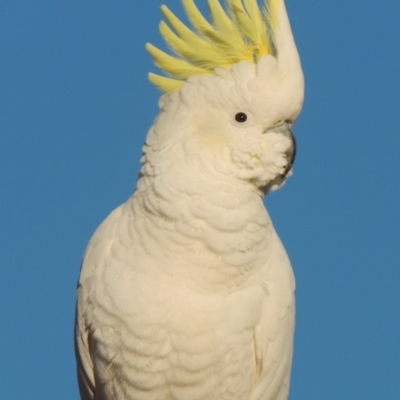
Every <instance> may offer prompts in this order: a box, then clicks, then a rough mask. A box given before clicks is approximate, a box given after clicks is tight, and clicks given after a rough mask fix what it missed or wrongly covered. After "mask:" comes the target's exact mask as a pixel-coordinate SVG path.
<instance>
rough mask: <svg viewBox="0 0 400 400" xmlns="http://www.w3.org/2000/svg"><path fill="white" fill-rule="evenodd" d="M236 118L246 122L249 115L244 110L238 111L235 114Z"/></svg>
mask: <svg viewBox="0 0 400 400" xmlns="http://www.w3.org/2000/svg"><path fill="white" fill-rule="evenodd" d="M235 120H236V121H237V122H241V123H243V122H246V121H247V115H246V114H245V113H244V112H240V113H237V114H236V115H235Z"/></svg>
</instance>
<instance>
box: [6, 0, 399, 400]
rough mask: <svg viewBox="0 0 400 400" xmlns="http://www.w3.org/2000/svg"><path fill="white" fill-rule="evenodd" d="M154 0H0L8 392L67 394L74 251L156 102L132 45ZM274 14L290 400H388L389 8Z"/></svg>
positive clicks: (394, 153)
mask: <svg viewBox="0 0 400 400" xmlns="http://www.w3.org/2000/svg"><path fill="white" fill-rule="evenodd" d="M197 2H198V4H199V5H200V6H201V7H202V8H203V9H205V8H204V5H205V0H198V1H197ZM160 4H161V3H160V2H159V1H158V0H148V1H141V2H139V1H134V0H130V1H125V0H124V1H122V0H114V1H104V0H97V1H89V0H87V1H82V0H81V1H77V0H68V1H67V0H47V1H45V0H36V1H35V2H31V1H23V0H14V1H6V0H3V1H2V2H0V188H1V189H0V191H1V192H0V193H1V194H0V243H1V251H0V320H1V327H0V343H1V350H0V387H1V392H2V398H4V399H7V400H21V399H22V400H24V399H40V400H46V399H49V400H50V399H55V398H57V400H64V399H65V400H67V399H68V400H71V399H78V390H77V384H76V379H75V361H74V353H73V344H72V338H73V320H74V307H75V287H76V282H77V279H78V274H79V268H80V262H81V256H82V253H83V251H84V248H85V246H86V244H87V242H88V240H89V238H90V236H91V234H92V233H93V232H94V230H95V229H96V227H97V226H98V224H99V223H100V222H101V221H102V220H103V219H104V218H105V217H106V216H107V214H108V213H109V212H110V211H111V210H112V209H114V208H115V207H116V206H118V205H119V204H120V203H122V202H124V201H125V200H126V199H127V198H128V196H130V194H131V193H132V191H133V188H134V186H135V181H136V176H137V173H138V170H139V158H140V155H141V146H142V144H143V142H144V140H145V136H146V132H147V130H148V128H149V127H150V126H151V123H152V121H153V119H154V118H155V116H156V115H157V110H158V108H157V100H158V97H159V93H158V92H157V90H156V89H154V88H153V87H152V86H151V85H150V83H149V82H148V81H147V78H146V74H147V72H148V71H150V70H153V71H155V69H154V68H153V66H152V62H151V59H150V57H149V56H148V55H147V54H146V52H145V50H144V44H145V42H147V41H150V42H152V43H153V44H155V45H162V42H161V40H160V37H159V33H158V28H157V25H158V22H159V20H160V18H161V13H160V12H159V6H160ZM166 4H168V5H169V6H170V7H171V8H172V9H173V10H174V11H177V13H178V14H179V15H181V5H180V1H179V0H167V1H166ZM287 7H288V11H289V14H290V17H291V21H292V26H293V30H294V33H295V36H296V39H297V44H298V47H299V51H300V53H301V57H302V61H303V67H304V71H305V76H306V85H307V86H306V102H305V106H304V109H303V112H302V115H301V117H300V118H299V120H298V123H297V125H296V127H295V133H296V137H297V140H298V158H297V161H296V164H295V174H294V176H293V177H292V178H291V179H290V180H289V182H288V183H287V185H286V186H285V187H284V188H283V189H282V190H280V191H278V192H276V193H274V194H272V195H270V196H269V197H268V198H267V200H266V204H267V207H268V210H269V212H270V214H271V216H272V218H273V221H274V224H275V227H276V229H277V231H278V232H279V234H280V236H281V238H282V240H283V242H284V244H285V247H286V249H287V251H288V253H289V255H290V257H291V260H292V263H293V266H294V269H295V273H296V277H297V283H298V285H297V331H296V340H295V359H294V366H293V374H292V389H291V396H290V399H291V400H314V399H315V400H320V399H324V400H337V399H344V400H346V399H349V400H354V399H363V400H376V399H385V400H398V399H399V398H400V385H399V384H398V382H399V379H400V345H399V337H400V311H399V310H400V294H399V292H400V291H399V282H400V272H399V270H400V268H399V267H400V240H399V234H400V212H399V208H400V207H399V205H400V191H399V184H400V173H399V170H400V161H399V151H400V150H399V149H400V139H399V137H400V135H399V128H398V120H399V114H400V95H399V93H400V73H399V71H400V69H399V65H400V51H399V43H400V28H399V22H398V19H399V15H400V2H398V1H395V0H382V1H380V2H376V1H372V0H363V1H362V0H353V1H345V0H337V1H320V0H287Z"/></svg>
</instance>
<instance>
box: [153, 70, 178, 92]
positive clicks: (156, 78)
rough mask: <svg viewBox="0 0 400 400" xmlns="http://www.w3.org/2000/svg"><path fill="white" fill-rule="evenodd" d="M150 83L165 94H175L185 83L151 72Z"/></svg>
mask: <svg viewBox="0 0 400 400" xmlns="http://www.w3.org/2000/svg"><path fill="white" fill-rule="evenodd" d="M149 81H150V82H151V83H152V84H153V85H154V86H157V87H158V88H159V89H161V90H162V91H164V92H175V91H177V90H179V89H180V88H181V87H182V85H183V84H184V82H185V81H180V80H177V79H172V78H166V77H165V76H161V75H156V74H153V73H151V72H150V73H149Z"/></svg>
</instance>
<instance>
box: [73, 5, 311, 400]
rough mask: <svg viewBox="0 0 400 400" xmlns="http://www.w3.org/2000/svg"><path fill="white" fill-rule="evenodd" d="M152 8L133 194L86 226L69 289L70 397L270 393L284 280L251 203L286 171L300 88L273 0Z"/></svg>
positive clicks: (276, 380)
mask: <svg viewBox="0 0 400 400" xmlns="http://www.w3.org/2000/svg"><path fill="white" fill-rule="evenodd" d="M208 3H209V8H210V14H211V17H210V19H207V18H205V17H204V16H203V15H202V14H201V13H200V12H199V10H198V8H197V7H196V5H195V4H194V2H193V0H183V4H184V7H185V9H186V13H187V15H188V19H189V20H190V22H191V25H193V29H189V28H188V27H187V26H186V25H184V24H183V23H182V22H181V21H180V20H179V19H178V18H177V17H176V16H175V15H174V14H173V13H172V12H171V11H170V10H169V9H168V8H167V7H166V6H163V7H162V12H163V14H164V16H165V18H166V20H167V22H168V24H167V23H165V22H161V26H160V28H161V33H162V36H163V37H164V39H165V40H166V42H167V44H168V46H169V47H170V48H171V49H172V51H173V54H167V53H165V52H163V51H161V50H159V49H157V48H156V47H154V46H152V45H150V44H149V45H147V50H148V51H149V52H150V54H151V56H152V57H153V59H154V61H155V64H156V65H157V66H158V67H160V68H161V69H162V70H163V71H164V72H166V76H159V75H154V74H150V80H151V81H152V82H153V83H154V84H155V85H156V86H158V87H159V88H160V89H161V90H162V91H164V92H165V93H164V95H163V96H162V98H161V101H160V108H161V111H160V115H159V116H158V118H157V119H156V121H155V123H154V125H153V127H152V128H151V129H150V131H149V133H148V136H147V139H146V144H145V146H144V155H143V158H142V168H141V172H140V176H139V179H138V182H137V186H136V190H135V192H134V194H133V196H132V197H131V198H130V199H129V200H128V201H127V202H126V203H125V204H123V205H122V206H120V207H119V208H117V209H116V210H115V211H114V212H112V213H111V214H110V216H109V217H108V218H107V219H106V220H105V221H104V222H103V223H102V224H101V226H100V227H99V228H98V229H97V231H96V233H95V234H94V236H93V238H92V239H91V241H90V243H89V245H88V247H87V250H86V252H85V256H84V261H83V267H82V271H81V276H80V280H79V287H78V305H77V318H76V353H77V361H78V376H79V386H80V393H81V398H82V399H83V400H92V399H95V400H286V399H287V396H288V389H289V381H290V370H291V362H292V349H293V331H294V286H295V284H294V278H293V273H292V268H291V265H290V262H289V259H288V257H287V254H286V252H285V250H284V248H283V246H282V244H281V242H280V240H279V238H278V236H277V234H276V232H275V230H274V227H273V225H272V222H271V219H270V217H269V215H268V213H267V211H266V209H265V207H264V204H263V197H264V195H265V194H266V193H267V192H268V191H270V190H271V189H276V188H278V187H279V186H281V184H282V183H283V182H284V181H285V179H286V178H287V177H288V176H289V175H290V174H291V168H292V163H293V160H294V154H295V142H294V137H293V134H292V132H291V127H292V125H293V123H294V121H295V120H296V118H297V116H298V115H299V112H300V109H301V107H302V103H303V96H304V80H303V73H302V69H301V64H300V59H299V55H298V52H297V50H296V46H295V42H294V39H293V36H292V32H291V28H290V25H289V21H288V17H287V13H286V9H285V4H284V1H283V0H269V1H267V3H266V4H265V6H260V5H259V4H258V3H257V0H228V1H227V2H226V4H225V6H222V5H221V4H220V3H219V1H218V0H208Z"/></svg>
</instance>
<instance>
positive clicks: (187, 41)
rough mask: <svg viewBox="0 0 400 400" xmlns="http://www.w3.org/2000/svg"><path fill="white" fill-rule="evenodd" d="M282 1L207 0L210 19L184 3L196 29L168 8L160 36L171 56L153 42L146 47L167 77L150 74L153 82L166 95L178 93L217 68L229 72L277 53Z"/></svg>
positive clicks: (189, 0)
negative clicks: (190, 81) (192, 79)
mask: <svg viewBox="0 0 400 400" xmlns="http://www.w3.org/2000/svg"><path fill="white" fill-rule="evenodd" d="M281 1H283V0H265V5H264V6H261V7H260V5H259V4H258V2H257V0H227V1H226V6H225V7H223V6H222V5H221V3H220V0H208V5H209V9H210V14H211V18H210V20H208V19H207V18H205V17H204V16H203V14H202V13H201V12H200V11H199V9H198V8H197V6H196V4H195V2H194V0H182V3H183V7H184V9H185V12H186V15H187V17H188V20H189V21H190V23H191V25H192V27H193V28H192V29H191V28H189V27H187V26H186V25H185V24H184V23H183V22H182V21H181V20H180V19H179V18H178V17H177V16H176V15H175V14H174V13H173V12H172V11H171V10H170V9H169V8H168V7H167V6H165V5H163V6H162V7H161V11H162V13H163V14H164V17H165V19H166V21H167V22H164V21H162V22H161V23H160V32H161V35H162V37H163V39H164V40H165V42H166V43H167V45H168V47H169V48H170V49H171V51H172V52H173V55H170V54H167V53H165V52H163V51H161V50H159V49H158V48H156V47H154V46H153V45H151V44H147V45H146V49H147V51H148V52H149V53H150V55H151V56H152V58H153V60H154V63H155V64H156V66H157V67H159V68H160V69H161V70H163V71H164V72H165V73H166V74H167V75H168V76H166V77H164V76H160V75H156V74H150V75H149V77H150V80H151V82H152V83H154V84H155V85H156V86H157V87H159V88H160V89H161V90H163V91H165V92H170V91H175V90H179V88H180V87H181V86H182V84H183V83H184V82H185V81H186V80H187V79H188V78H189V77H190V76H193V75H207V74H213V73H214V70H215V69H216V68H220V69H221V68H223V69H230V68H231V67H232V66H233V65H234V64H236V63H238V62H240V61H250V62H254V63H257V62H258V60H259V59H260V58H261V57H263V56H264V55H267V54H271V55H274V53H275V50H274V48H275V46H274V41H273V32H274V29H275V27H276V26H277V20H278V17H277V14H278V8H279V4H280V3H281Z"/></svg>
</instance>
